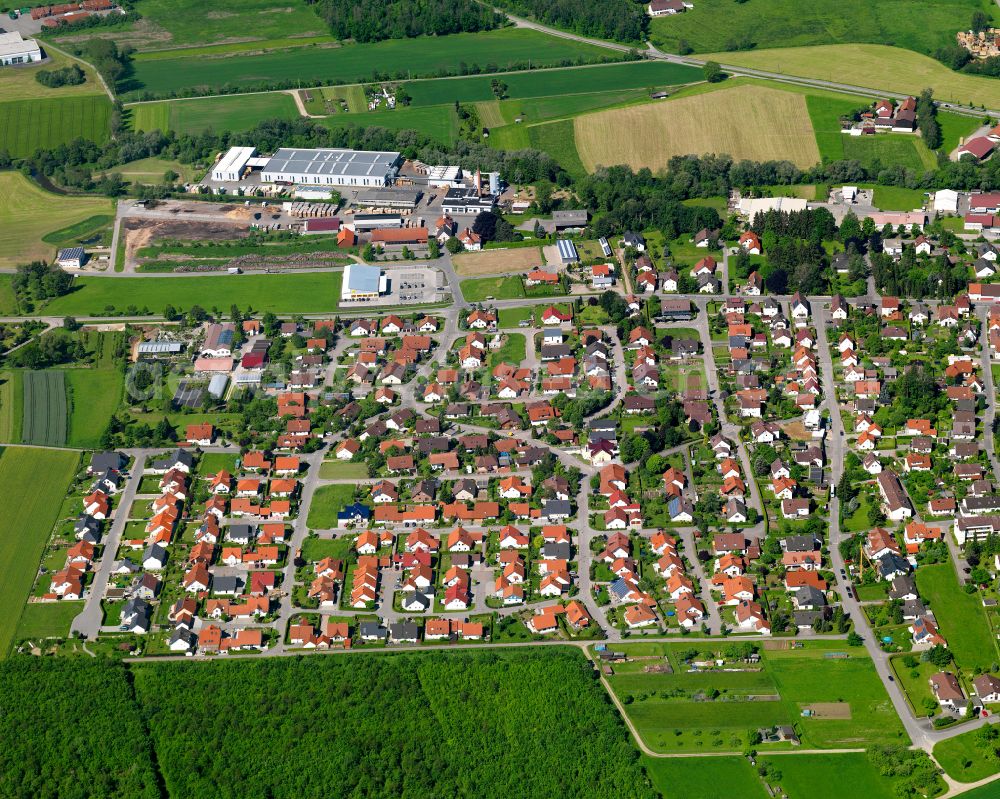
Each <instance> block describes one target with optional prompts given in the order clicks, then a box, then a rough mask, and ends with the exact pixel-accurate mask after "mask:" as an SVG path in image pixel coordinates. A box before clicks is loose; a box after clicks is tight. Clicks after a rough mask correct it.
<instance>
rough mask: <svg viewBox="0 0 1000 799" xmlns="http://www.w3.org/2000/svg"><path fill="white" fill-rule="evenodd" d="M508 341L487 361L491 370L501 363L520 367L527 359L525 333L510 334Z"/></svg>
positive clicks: (491, 354)
mask: <svg viewBox="0 0 1000 799" xmlns="http://www.w3.org/2000/svg"><path fill="white" fill-rule="evenodd" d="M506 338H507V340H506V341H505V342H504V344H503V346H502V347H501V348H500V349H498V350H493V351H491V352H490V354H489V358H488V359H487V365H488V366H489V368H490V369H492V368H493V367H494V366H496V365H497V364H500V363H511V364H514V366H520V365H521V361H523V360H524V357H525V340H524V334H523V333H508V334H507V336H506Z"/></svg>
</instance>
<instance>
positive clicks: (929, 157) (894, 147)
mask: <svg viewBox="0 0 1000 799" xmlns="http://www.w3.org/2000/svg"><path fill="white" fill-rule="evenodd" d="M844 160H846V161H860V162H861V165H862V166H864V167H865V168H866V169H868V170H875V167H876V166H877V165H881V166H882V167H890V166H901V167H904V168H906V169H912V170H913V171H914V172H918V173H921V172H924V171H925V170H933V169H934V168H935V166H936V165H937V162H936V160H935V156H934V154H933V153H931V151H930V150H928V149H927V147H926V146H925V145H924V143H923V141H922V140H921V139H918V138H916V137H913V136H903V135H896V134H894V133H887V134H885V135H875V136H844Z"/></svg>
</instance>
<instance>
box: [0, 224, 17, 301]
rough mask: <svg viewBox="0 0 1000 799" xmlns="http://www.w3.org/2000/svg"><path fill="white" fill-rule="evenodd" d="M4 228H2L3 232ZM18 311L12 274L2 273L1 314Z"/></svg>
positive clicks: (0, 277)
mask: <svg viewBox="0 0 1000 799" xmlns="http://www.w3.org/2000/svg"><path fill="white" fill-rule="evenodd" d="M2 230H3V228H0V232H2ZM16 313H17V297H16V296H15V294H14V286H13V284H12V282H11V275H9V274H6V275H4V274H0V314H6V315H7V316H13V315H14V314H16Z"/></svg>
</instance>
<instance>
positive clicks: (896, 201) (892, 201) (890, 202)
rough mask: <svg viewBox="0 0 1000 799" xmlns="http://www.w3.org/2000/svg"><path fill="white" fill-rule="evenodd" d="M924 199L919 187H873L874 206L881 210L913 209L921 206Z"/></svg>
mask: <svg viewBox="0 0 1000 799" xmlns="http://www.w3.org/2000/svg"><path fill="white" fill-rule="evenodd" d="M866 188H867V187H866ZM925 199H926V198H925V196H924V192H922V191H921V190H920V189H907V188H904V187H902V186H876V187H875V207H876V208H878V209H879V210H882V211H913V210H914V209H917V208H921V207H922V206H923V204H924V200H925Z"/></svg>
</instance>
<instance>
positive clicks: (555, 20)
mask: <svg viewBox="0 0 1000 799" xmlns="http://www.w3.org/2000/svg"><path fill="white" fill-rule="evenodd" d="M496 5H498V6H501V7H502V8H505V9H507V10H508V11H511V12H512V13H514V14H520V15H521V16H523V17H531V18H532V19H537V20H538V21H539V22H544V23H546V24H548V25H554V26H556V27H558V28H565V29H567V30H571V31H574V32H575V33H579V34H582V35H583V36H594V37H597V38H599V39H613V40H615V41H619V42H627V43H637V42H641V41H642V40H643V39H645V38H646V31H647V29H648V28H649V15H648V14H647V13H646V4H645V3H639V2H636V1H635V0H499V2H497V3H496Z"/></svg>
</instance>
